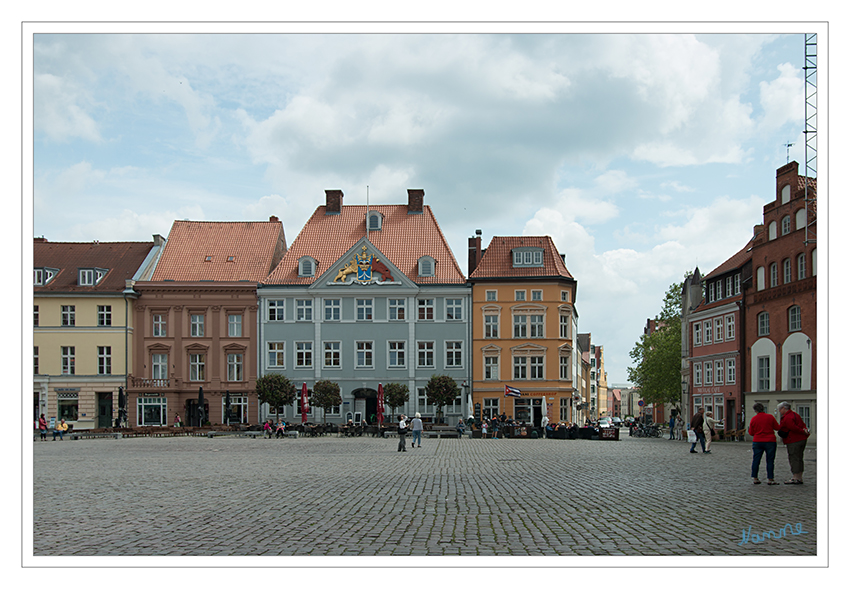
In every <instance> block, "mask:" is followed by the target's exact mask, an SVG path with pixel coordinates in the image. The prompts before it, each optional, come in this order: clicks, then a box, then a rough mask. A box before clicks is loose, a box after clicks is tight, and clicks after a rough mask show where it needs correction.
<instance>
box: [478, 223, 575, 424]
mask: <svg viewBox="0 0 850 589" xmlns="http://www.w3.org/2000/svg"><path fill="white" fill-rule="evenodd" d="M469 272H470V276H469V279H468V280H469V283H470V284H471V286H472V336H471V342H472V347H471V351H472V366H473V376H472V402H473V412H474V415H475V417H491V416H493V415H501V414H502V413H505V414H506V415H507V416H508V417H513V418H514V419H515V420H516V421H518V422H525V423H528V424H533V425H534V426H536V427H539V426H540V424H541V421H542V419H543V416H544V415H545V416H547V417H548V419H549V421H550V422H560V421H564V422H571V421H576V419H577V411H578V406H579V404H580V402H581V396H580V391H579V390H578V383H579V382H580V378H581V355H580V352H579V350H578V349H577V346H576V344H575V337H576V332H577V329H578V313H577V312H576V310H575V306H574V303H575V296H576V286H577V283H576V280H575V279H574V278H573V277H572V275H571V274H570V272H569V270H567V267H566V264H565V262H564V259H563V258H562V257H561V255H560V254H559V253H558V251H557V249H556V248H555V244H554V243H553V241H552V238H551V237H549V236H542V237H494V238H493V239H492V241H491V242H490V245H489V247H488V248H487V249H486V250H483V251H482V249H481V237H480V235H477V236H476V237H473V238H470V240H469ZM506 387H511V388H512V389H516V390H518V391H519V396H508V395H507V394H506V390H507V389H506ZM514 394H516V393H514Z"/></svg>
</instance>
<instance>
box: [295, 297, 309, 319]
mask: <svg viewBox="0 0 850 589" xmlns="http://www.w3.org/2000/svg"><path fill="white" fill-rule="evenodd" d="M295 320H296V321H312V320H313V299H295Z"/></svg>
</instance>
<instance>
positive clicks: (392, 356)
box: [387, 340, 407, 368]
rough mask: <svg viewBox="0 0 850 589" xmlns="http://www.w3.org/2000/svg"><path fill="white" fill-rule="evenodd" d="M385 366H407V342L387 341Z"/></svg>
mask: <svg viewBox="0 0 850 589" xmlns="http://www.w3.org/2000/svg"><path fill="white" fill-rule="evenodd" d="M387 368H407V342H406V341H404V340H389V341H387Z"/></svg>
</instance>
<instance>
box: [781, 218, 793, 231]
mask: <svg viewBox="0 0 850 589" xmlns="http://www.w3.org/2000/svg"><path fill="white" fill-rule="evenodd" d="M789 233H791V215H785V216H784V217H782V235H788V234H789Z"/></svg>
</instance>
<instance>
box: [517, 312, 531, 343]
mask: <svg viewBox="0 0 850 589" xmlns="http://www.w3.org/2000/svg"><path fill="white" fill-rule="evenodd" d="M514 339H528V316H527V315H524V314H519V313H517V314H516V315H514Z"/></svg>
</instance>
